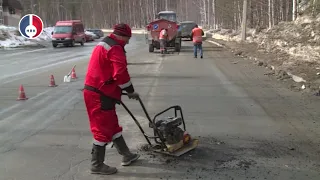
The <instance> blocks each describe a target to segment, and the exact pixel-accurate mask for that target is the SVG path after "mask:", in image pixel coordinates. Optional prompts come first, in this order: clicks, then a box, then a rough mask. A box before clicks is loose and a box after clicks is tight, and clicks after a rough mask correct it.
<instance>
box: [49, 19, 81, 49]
mask: <svg viewBox="0 0 320 180" xmlns="http://www.w3.org/2000/svg"><path fill="white" fill-rule="evenodd" d="M84 42H86V37H85V32H84V25H83V24H82V22H81V21H80V20H70V21H58V22H57V23H56V25H55V27H54V30H53V31H52V46H53V47H57V46H58V45H59V44H63V45H64V46H75V43H80V44H81V46H83V45H84Z"/></svg>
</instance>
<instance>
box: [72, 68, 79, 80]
mask: <svg viewBox="0 0 320 180" xmlns="http://www.w3.org/2000/svg"><path fill="white" fill-rule="evenodd" d="M77 78H78V77H77V74H76V71H75V70H74V68H72V71H71V79H77Z"/></svg>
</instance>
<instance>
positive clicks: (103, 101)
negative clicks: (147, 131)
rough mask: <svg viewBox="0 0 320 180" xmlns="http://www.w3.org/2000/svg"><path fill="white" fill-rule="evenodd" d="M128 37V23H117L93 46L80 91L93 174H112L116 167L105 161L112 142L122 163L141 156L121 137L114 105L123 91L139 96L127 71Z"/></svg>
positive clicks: (126, 163)
mask: <svg viewBox="0 0 320 180" xmlns="http://www.w3.org/2000/svg"><path fill="white" fill-rule="evenodd" d="M130 38H131V28H130V27H129V26H128V25H127V24H123V23H122V24H117V25H115V26H114V31H113V33H111V34H110V35H109V36H106V37H105V38H104V39H103V40H102V42H100V43H99V44H98V45H97V46H96V47H95V48H94V49H93V52H92V55H91V58H90V61H89V64H88V69H87V74H86V77H85V86H84V90H83V95H84V101H85V105H86V108H87V113H88V117H89V122H90V129H91V132H92V134H93V139H94V142H93V147H92V152H91V154H92V159H91V173H92V174H104V175H108V174H114V173H116V172H117V169H116V168H115V167H110V166H108V165H106V164H104V159H105V147H106V145H107V144H109V143H111V142H113V145H114V146H115V147H116V149H117V150H118V152H119V154H121V155H122V156H123V159H122V163H121V165H123V166H126V165H129V164H130V163H131V162H133V161H135V160H137V159H138V158H139V157H140V155H139V154H134V153H131V152H130V150H129V148H128V147H127V145H126V142H125V140H124V138H123V136H122V127H121V126H120V125H119V122H118V117H117V114H116V109H115V105H116V104H117V103H118V104H119V101H120V100H121V93H122V91H126V92H127V93H128V96H129V98H130V99H136V100H138V99H139V94H138V93H136V92H135V90H134V87H133V85H132V82H131V80H130V75H129V73H128V70H127V58H126V52H125V49H124V46H125V45H126V44H128V43H129V40H130Z"/></svg>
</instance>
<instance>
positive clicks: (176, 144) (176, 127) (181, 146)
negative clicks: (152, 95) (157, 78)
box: [120, 93, 199, 156]
mask: <svg viewBox="0 0 320 180" xmlns="http://www.w3.org/2000/svg"><path fill="white" fill-rule="evenodd" d="M123 95H127V94H126V93H123ZM138 100H139V103H140V105H141V107H142V109H143V111H144V113H145V115H146V117H147V119H148V120H149V127H150V128H152V129H153V133H154V135H153V136H149V135H147V134H146V133H145V131H144V130H143V128H142V127H141V125H140V123H139V121H138V120H137V119H136V117H135V116H134V115H133V114H132V112H131V111H130V110H129V108H128V107H127V106H126V105H125V104H124V103H123V102H120V103H121V105H122V106H123V107H124V108H125V110H126V111H127V112H128V113H129V115H130V116H131V117H132V119H133V120H134V122H135V123H136V124H137V126H138V127H139V129H140V131H141V132H142V134H143V135H144V137H145V138H146V140H147V142H148V144H149V145H150V147H151V148H152V150H153V151H154V152H158V153H162V154H167V155H171V156H181V155H183V154H185V153H187V152H189V151H191V150H193V149H195V148H196V147H197V146H198V142H199V140H198V139H193V138H192V137H191V136H190V134H188V133H187V131H186V124H185V121H184V118H183V114H182V109H181V107H180V106H178V105H176V106H171V107H169V108H167V109H165V110H163V111H162V112H160V113H158V114H156V115H155V116H154V118H153V119H152V120H151V118H150V116H149V113H148V112H147V110H146V108H145V106H144V104H143V102H142V101H141V99H140V98H139V99H138ZM169 110H174V117H166V118H158V117H160V115H162V114H164V113H165V112H167V111H169ZM181 125H183V129H182V128H181V127H180V126H181ZM150 139H154V141H155V143H156V144H152V143H151V142H150Z"/></svg>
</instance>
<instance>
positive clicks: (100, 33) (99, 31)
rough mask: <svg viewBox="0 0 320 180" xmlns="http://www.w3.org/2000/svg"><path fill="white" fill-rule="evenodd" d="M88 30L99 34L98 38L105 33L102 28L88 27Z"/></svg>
mask: <svg viewBox="0 0 320 180" xmlns="http://www.w3.org/2000/svg"><path fill="white" fill-rule="evenodd" d="M86 31H89V32H92V33H94V34H95V35H97V37H98V39H99V38H101V37H103V36H104V33H103V31H102V30H101V29H87V30H86Z"/></svg>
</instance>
